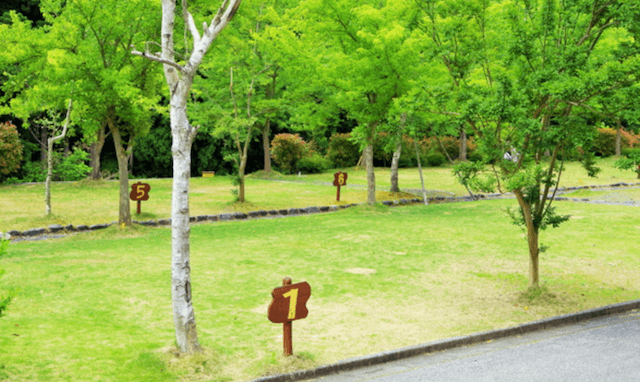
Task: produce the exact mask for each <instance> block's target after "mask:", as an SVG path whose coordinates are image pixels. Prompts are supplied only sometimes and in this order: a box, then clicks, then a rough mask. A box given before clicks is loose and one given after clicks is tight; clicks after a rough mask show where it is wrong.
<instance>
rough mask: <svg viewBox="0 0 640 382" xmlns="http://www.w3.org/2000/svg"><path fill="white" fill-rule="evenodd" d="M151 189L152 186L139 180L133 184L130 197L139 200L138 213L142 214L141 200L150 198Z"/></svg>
mask: <svg viewBox="0 0 640 382" xmlns="http://www.w3.org/2000/svg"><path fill="white" fill-rule="evenodd" d="M149 191H151V186H150V185H149V184H147V183H142V182H138V183H135V184H132V185H131V192H130V193H129V198H131V200H133V201H138V211H137V212H138V214H140V201H141V200H149Z"/></svg>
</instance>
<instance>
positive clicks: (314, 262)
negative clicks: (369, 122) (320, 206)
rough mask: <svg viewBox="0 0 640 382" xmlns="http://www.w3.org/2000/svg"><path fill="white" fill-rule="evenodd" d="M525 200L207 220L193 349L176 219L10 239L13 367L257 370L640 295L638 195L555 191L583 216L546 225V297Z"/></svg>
mask: <svg viewBox="0 0 640 382" xmlns="http://www.w3.org/2000/svg"><path fill="white" fill-rule="evenodd" d="M221 187H222V186H221ZM225 189H228V186H225ZM302 190H304V189H302ZM152 192H153V191H152ZM158 197H161V196H160V195H158ZM165 197H167V198H168V196H165ZM514 205H515V201H514V200H494V201H483V202H468V203H455V204H439V205H430V206H422V205H414V206H407V207H395V208H389V207H385V206H381V205H376V206H373V207H369V206H359V207H356V208H352V209H347V210H342V211H338V212H334V213H327V214H317V215H306V216H298V217H288V218H279V219H262V220H248V221H237V222H225V223H220V222H219V223H211V224H198V225H194V226H193V227H192V231H191V268H192V278H193V279H192V282H193V295H194V297H193V298H194V304H195V309H196V319H197V325H198V333H199V337H200V342H201V344H202V345H203V346H205V347H206V349H207V351H206V352H205V353H204V354H202V355H199V356H196V357H177V356H176V354H175V348H174V333H173V322H172V311H171V301H170V257H171V254H170V251H171V245H170V242H171V234H170V230H169V229H168V228H145V227H134V228H131V229H127V230H125V231H120V230H119V229H118V228H116V227H110V228H108V229H107V230H103V231H98V232H93V233H87V234H78V235H74V236H70V237H67V238H63V239H57V240H48V241H38V242H20V243H12V244H11V245H10V246H9V253H8V255H7V256H6V257H5V258H3V260H2V261H1V262H0V265H1V266H2V268H4V269H5V270H6V274H5V275H4V276H3V278H2V279H1V282H2V285H3V288H5V289H8V290H10V291H12V292H13V293H14V294H15V298H14V300H13V302H12V304H11V305H10V307H9V310H8V311H7V312H6V315H5V316H4V317H2V318H0V380H6V381H88V380H91V381H177V380H183V381H246V380H249V379H253V378H257V377H259V376H261V375H264V374H267V373H278V372H283V371H289V370H294V369H296V368H308V367H313V366H315V365H320V364H326V363H330V362H334V361H337V360H340V359H344V358H347V357H353V356H359V355H364V354H370V353H375V352H379V351H383V350H389V349H394V348H398V347H402V346H407V345H412V344H418V343H422V342H426V341H431V340H436V339H440V338H446V337H451V336H457V335H463V334H469V333H473V332H477V331H481V330H488V329H495V328H501V327H507V326H511V325H515V324H518V323H523V322H528V321H532V320H536V319H540V318H543V317H549V316H553V315H557V314H563V313H568V312H575V311H579V310H582V309H587V308H593V307H597V306H601V305H606V304H611V303H616V302H620V301H625V300H629V299H636V298H640V279H638V277H637V269H638V267H639V266H640V257H638V251H637V246H636V244H635V243H636V241H637V236H638V234H640V210H639V209H638V208H637V207H622V206H604V205H590V204H580V203H570V202H559V203H557V204H556V205H557V206H558V213H560V214H571V215H573V218H572V219H571V220H570V221H569V222H567V223H565V224H563V225H562V226H561V227H560V228H558V229H549V230H547V231H544V232H543V233H542V235H541V241H542V243H544V244H545V245H548V246H549V247H550V248H549V249H548V251H547V252H545V253H544V254H542V257H541V261H540V265H541V269H540V273H541V283H542V285H543V290H544V291H545V292H544V293H542V295H541V296H538V297H535V298H534V297H533V296H528V295H527V294H526V293H523V291H525V289H526V285H527V274H526V272H527V269H528V268H527V267H528V263H527V250H526V248H527V247H526V241H525V240H524V236H523V233H522V232H521V231H520V230H519V228H518V227H516V226H514V225H512V224H511V223H510V221H509V219H508V218H507V217H506V216H505V214H504V208H506V207H507V206H514ZM284 276H290V277H292V278H293V281H294V282H298V281H303V280H305V281H307V282H308V283H309V284H310V285H311V288H312V295H311V299H310V300H309V303H308V307H309V311H310V313H309V316H308V317H307V318H306V319H304V320H300V321H296V322H294V324H293V350H294V354H295V356H294V357H290V358H287V359H284V358H283V357H282V356H281V352H282V337H281V335H282V326H281V325H279V324H272V323H271V322H269V321H268V320H267V306H268V304H269V302H270V299H271V296H270V292H271V290H272V288H274V287H277V286H279V285H281V280H282V278H283V277H284Z"/></svg>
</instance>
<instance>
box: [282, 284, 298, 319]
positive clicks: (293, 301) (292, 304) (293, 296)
mask: <svg viewBox="0 0 640 382" xmlns="http://www.w3.org/2000/svg"><path fill="white" fill-rule="evenodd" d="M282 297H289V316H288V317H287V318H288V319H290V320H292V319H294V318H296V305H297V304H298V290H297V289H291V290H290V291H288V292H287V293H285V294H283V295H282Z"/></svg>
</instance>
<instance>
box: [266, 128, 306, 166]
mask: <svg viewBox="0 0 640 382" xmlns="http://www.w3.org/2000/svg"><path fill="white" fill-rule="evenodd" d="M307 152H308V151H307V150H306V148H305V141H304V140H303V139H302V138H300V136H299V135H298V134H278V135H276V136H275V137H274V138H273V140H272V141H271V158H273V161H274V162H275V163H276V164H277V165H278V167H280V169H282V170H283V171H284V172H286V173H288V174H291V173H292V172H294V171H295V169H296V163H297V162H298V161H299V160H300V159H302V158H303V157H304V156H305V154H307Z"/></svg>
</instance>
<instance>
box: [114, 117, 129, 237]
mask: <svg viewBox="0 0 640 382" xmlns="http://www.w3.org/2000/svg"><path fill="white" fill-rule="evenodd" d="M109 129H110V130H111V134H112V135H113V142H114V143H115V147H116V158H118V176H119V178H120V198H119V212H118V223H120V224H124V225H127V226H129V225H131V207H130V204H129V168H128V164H129V157H128V155H127V150H125V148H124V146H123V144H122V135H121V134H120V129H119V128H118V127H117V126H115V124H111V123H110V124H109Z"/></svg>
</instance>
